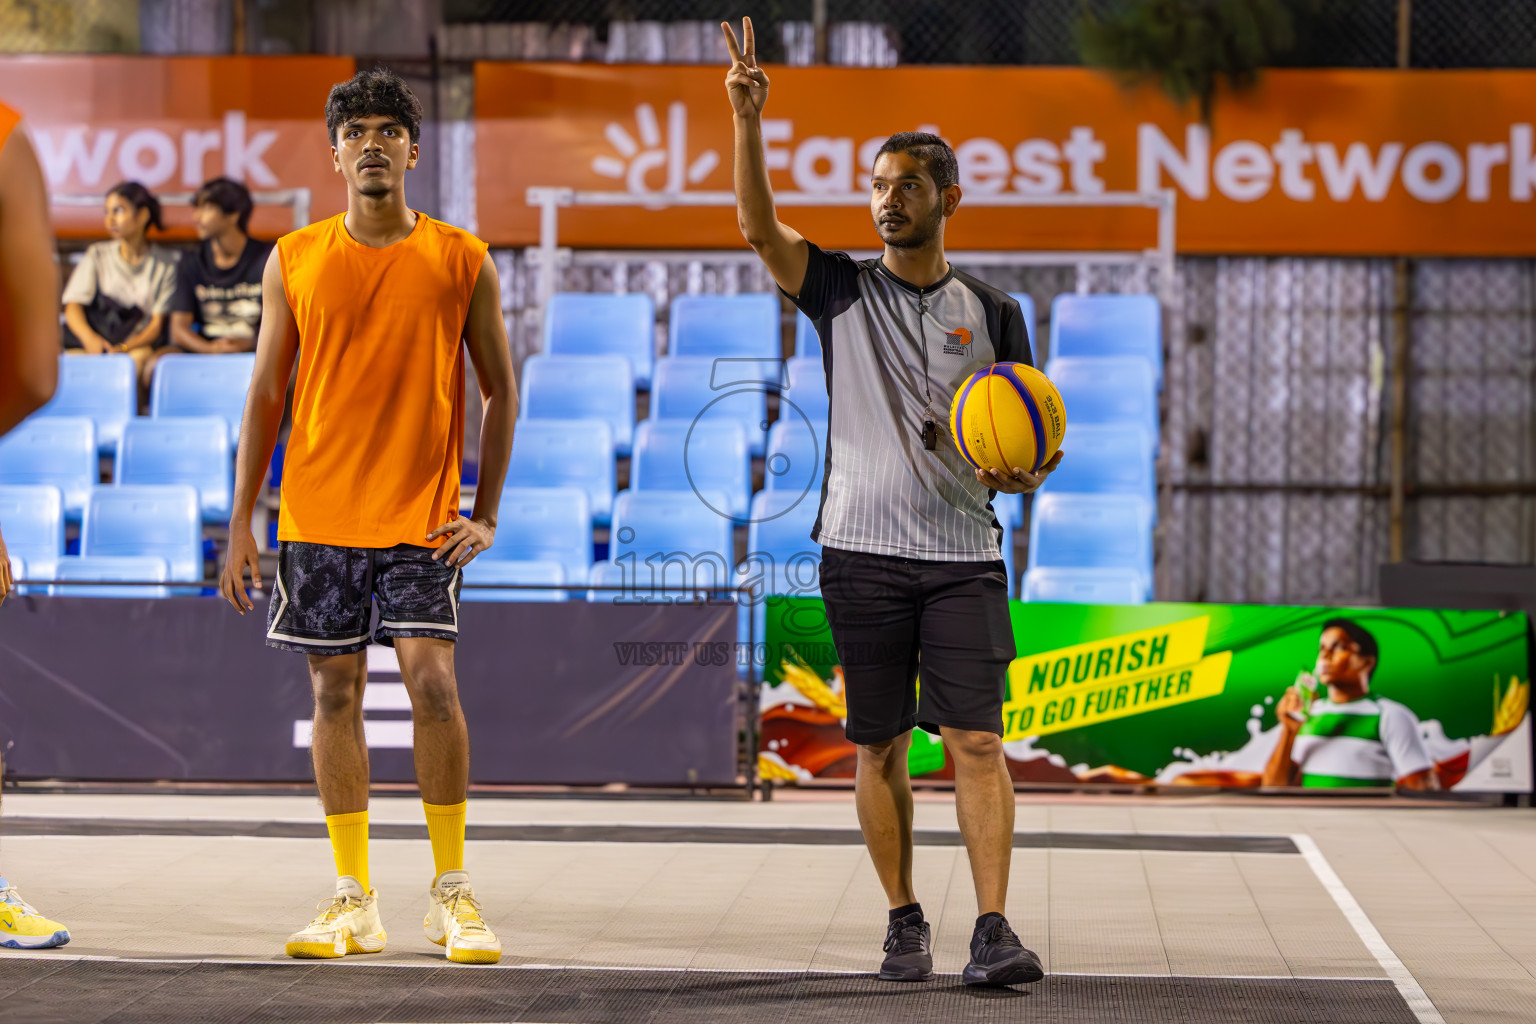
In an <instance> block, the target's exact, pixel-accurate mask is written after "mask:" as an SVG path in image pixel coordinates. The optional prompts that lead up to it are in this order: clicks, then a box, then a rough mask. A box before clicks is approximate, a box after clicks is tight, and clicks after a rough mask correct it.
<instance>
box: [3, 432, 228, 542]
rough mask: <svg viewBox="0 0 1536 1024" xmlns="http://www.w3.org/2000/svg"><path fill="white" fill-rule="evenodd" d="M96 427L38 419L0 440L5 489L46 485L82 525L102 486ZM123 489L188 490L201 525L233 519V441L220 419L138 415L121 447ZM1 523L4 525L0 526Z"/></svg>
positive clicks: (116, 463)
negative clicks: (152, 486)
mask: <svg viewBox="0 0 1536 1024" xmlns="http://www.w3.org/2000/svg"><path fill="white" fill-rule="evenodd" d="M99 447H100V442H99V440H98V435H97V427H96V422H95V421H94V420H91V419H87V418H86V417H83V416H44V417H33V418H32V419H29V420H27V421H26V422H24V423H22V424H21V425H20V426H18V427H17V428H16V429H15V430H13V431H11V433H9V434H7V435H6V436H5V437H4V438H0V485H13V484H46V485H51V486H54V487H57V488H58V489H59V490H60V491H61V492H62V493H63V495H64V514H65V516H67V517H68V518H69V520H70V521H71V522H78V521H79V520H80V519H81V517H82V516H83V515H84V513H85V507H86V503H87V502H88V501H89V499H90V496H91V494H92V492H93V491H94V490H95V488H96V487H97V486H98V485H99V483H100V456H99V455H98V451H99ZM116 448H117V455H116V457H115V458H114V460H113V469H112V480H113V482H114V483H117V484H189V485H191V486H192V487H193V488H195V489H196V491H197V496H198V508H199V510H200V515H201V516H202V520H203V522H206V523H223V522H227V521H228V520H229V513H230V505H231V502H232V499H233V495H234V462H233V459H232V458H231V453H232V450H233V438H232V436H231V434H230V429H229V423H228V422H227V421H226V420H224V419H222V418H221V417H217V416H178V417H168V418H165V419H154V418H148V417H135V418H133V419H131V420H129V421H128V422H127V424H126V425H125V426H124V427H123V431H122V434H121V436H120V438H119V439H118V441H117V444H116ZM0 522H3V520H0Z"/></svg>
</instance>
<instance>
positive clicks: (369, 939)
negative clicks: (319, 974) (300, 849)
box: [286, 875, 386, 960]
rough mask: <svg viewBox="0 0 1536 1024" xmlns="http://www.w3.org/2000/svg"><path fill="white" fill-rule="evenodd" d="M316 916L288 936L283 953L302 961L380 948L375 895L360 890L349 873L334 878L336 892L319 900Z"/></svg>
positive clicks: (380, 924) (381, 932) (380, 929)
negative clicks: (327, 897) (326, 898)
mask: <svg viewBox="0 0 1536 1024" xmlns="http://www.w3.org/2000/svg"><path fill="white" fill-rule="evenodd" d="M319 910H320V913H319V915H318V916H317V917H316V918H315V919H314V920H313V921H311V922H309V924H308V925H307V926H306V927H305V928H303V929H301V930H299V931H296V932H294V933H293V934H292V935H290V936H288V946H287V949H286V952H287V953H288V955H289V956H293V957H298V958H300V959H303V960H330V959H333V958H335V957H338V956H345V955H346V954H348V953H377V952H379V951H380V950H382V949H383V948H384V940H385V938H386V936H385V934H384V922H383V920H381V919H380V917H379V894H378V893H377V892H363V886H362V884H361V883H360V882H358V880H357V879H355V878H353V877H352V876H351V875H342V876H341V877H340V878H338V879H336V895H335V896H332V897H331V898H330V899H328V900H322V901H321V902H320V906H319Z"/></svg>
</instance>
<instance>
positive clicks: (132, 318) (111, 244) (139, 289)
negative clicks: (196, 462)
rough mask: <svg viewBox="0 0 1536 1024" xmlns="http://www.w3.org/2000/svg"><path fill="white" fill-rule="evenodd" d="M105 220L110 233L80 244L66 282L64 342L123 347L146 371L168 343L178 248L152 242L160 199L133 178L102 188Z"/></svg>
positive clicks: (89, 347) (92, 349)
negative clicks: (167, 326) (80, 251)
mask: <svg viewBox="0 0 1536 1024" xmlns="http://www.w3.org/2000/svg"><path fill="white" fill-rule="evenodd" d="M104 219H105V222H106V226H107V233H108V234H110V235H111V236H112V238H111V240H110V241H106V242H96V243H94V244H93V245H91V247H90V248H88V249H86V250H85V255H84V256H83V257H82V258H81V260H80V262H79V263H78V264H77V265H76V266H75V270H74V273H72V274H70V276H69V284H68V285H66V286H65V288H64V322H65V323H66V324H68V326H69V331H68V332H66V337H65V340H64V345H65V347H66V348H68V349H72V350H75V349H78V350H79V351H81V352H83V353H89V354H92V355H101V354H103V353H107V352H127V353H128V354H129V355H131V356H133V359H134V362H136V363H137V364H138V365H139V369H140V372H141V374H142V375H145V376H147V374H144V371H145V369H146V367H147V366H148V365H149V364H150V362H151V360H150V356H151V355H152V354H153V352H154V351H155V349H156V348H159V347H161V346H164V345H165V344H167V338H166V330H165V323H166V316H167V314H168V313H169V312H170V309H171V299H172V298H173V297H174V296H175V293H176V255H177V254H176V253H175V252H173V251H171V250H169V249H165V248H163V247H161V246H159V245H155V244H154V243H152V242H150V240H149V237H148V235H149V229H150V228H151V227H154V228H159V229H161V230H163V229H164V227H165V224H164V222H163V221H162V220H161V215H160V201H159V200H158V199H156V198H155V197H154V196H153V195H152V194H151V193H150V191H149V189H147V188H145V187H144V186H143V185H140V184H139V183H138V182H136V181H125V182H121V183H119V184H117V185H114V186H113V188H112V191H110V192H108V193H107V199H106V203H105V218H104ZM71 335H72V336H71ZM148 383H149V382H148V380H145V381H144V384H145V385H146V386H147V385H148Z"/></svg>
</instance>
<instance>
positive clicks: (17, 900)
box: [0, 878, 69, 949]
mask: <svg viewBox="0 0 1536 1024" xmlns="http://www.w3.org/2000/svg"><path fill="white" fill-rule="evenodd" d="M68 941H69V929H68V928H65V927H64V926H63V925H61V924H59V922H57V921H50V920H48V919H47V918H46V917H44V916H43V915H42V914H39V913H38V912H37V908H36V907H34V906H32V904H30V903H28V902H27V901H26V900H24V899H22V898H21V893H19V892H17V891H16V890H15V889H14V888H12V886H11V883H9V882H7V881H6V880H5V879H3V878H0V946H6V947H8V948H10V949H52V948H53V947H54V946H62V945H64V943H66V942H68Z"/></svg>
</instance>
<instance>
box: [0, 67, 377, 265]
mask: <svg viewBox="0 0 1536 1024" xmlns="http://www.w3.org/2000/svg"><path fill="white" fill-rule="evenodd" d="M354 70H356V62H355V61H353V60H352V59H351V58H338V57H218V58H211V57H8V58H3V59H0V101H3V102H5V103H6V104H8V105H9V106H12V107H14V108H16V109H17V110H19V111H21V113H22V116H23V117H25V118H26V123H27V127H28V130H29V131H30V133H31V136H32V140H33V143H34V145H35V146H36V148H37V155H38V158H39V160H40V162H41V163H42V165H43V173H44V174H45V175H46V176H47V179H48V187H49V190H50V191H51V192H52V193H53V194H55V195H101V194H102V193H103V192H105V191H106V190H107V189H109V188H111V187H112V186H113V185H114V184H116V183H117V182H119V181H123V180H134V181H138V182H141V183H143V184H144V185H145V186H147V187H148V188H150V189H151V190H152V191H154V192H157V193H163V192H188V191H193V190H195V189H196V188H197V187H198V186H199V185H201V184H202V183H203V182H204V181H205V180H206V179H208V178H213V177H217V176H219V175H224V176H227V177H231V178H235V179H237V180H240V181H244V182H245V184H246V185H247V187H249V188H250V189H251V190H252V191H273V190H278V189H289V188H301V187H302V188H308V189H309V190H310V192H311V203H312V205H311V213H310V216H311V218H312V219H319V218H321V217H328V216H330V215H332V214H334V213H339V212H340V211H342V210H344V209H345V208H346V186H345V185H344V184H343V183H342V182H341V181H340V180H339V176H338V175H337V174H336V173H335V171H334V170H332V167H331V155H330V148H329V146H328V144H327V142H326V137H325V97H326V94H327V93H328V92H329V91H330V88H331V86H332V85H333V84H335V83H336V82H341V81H345V80H346V79H348V78H350V77H352V73H353V71H354ZM166 214H167V221H168V223H169V224H170V225H171V226H172V229H173V230H172V234H174V235H185V234H188V233H189V232H188V230H187V225H188V224H190V215H189V211H187V210H186V208H184V207H183V208H180V209H177V208H174V207H167V209H166ZM53 218H54V225H55V229H56V230H57V231H58V233H59V234H61V235H73V236H87V237H91V236H101V235H103V234H104V230H103V228H102V226H101V211H100V210H99V209H93V208H85V209H81V208H79V207H67V206H56V207H55V208H54V210H53ZM292 224H293V215H292V211H291V210H288V209H281V208H273V209H270V210H268V209H262V208H260V207H258V209H257V213H256V216H255V218H254V219H253V220H252V230H253V233H255V234H258V235H262V236H264V237H275V236H277V235H279V234H281V233H283V232H285V231H289V230H291V229H292Z"/></svg>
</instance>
